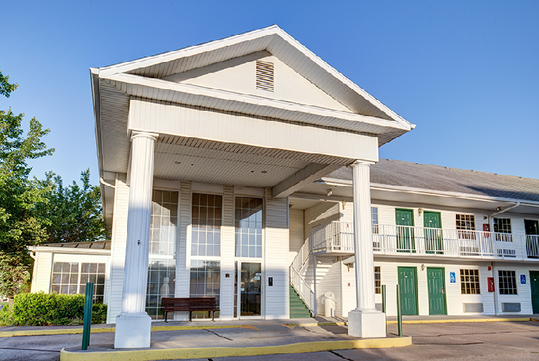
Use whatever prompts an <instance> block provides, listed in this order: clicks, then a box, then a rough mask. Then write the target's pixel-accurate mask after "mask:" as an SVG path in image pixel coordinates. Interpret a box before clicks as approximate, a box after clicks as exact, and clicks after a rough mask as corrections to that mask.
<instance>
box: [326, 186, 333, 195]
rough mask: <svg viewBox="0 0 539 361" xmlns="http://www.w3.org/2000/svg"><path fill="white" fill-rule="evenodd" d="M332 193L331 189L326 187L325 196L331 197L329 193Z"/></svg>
mask: <svg viewBox="0 0 539 361" xmlns="http://www.w3.org/2000/svg"><path fill="white" fill-rule="evenodd" d="M332 194H333V189H331V188H330V189H328V191H327V193H326V196H328V197H331V195H332Z"/></svg>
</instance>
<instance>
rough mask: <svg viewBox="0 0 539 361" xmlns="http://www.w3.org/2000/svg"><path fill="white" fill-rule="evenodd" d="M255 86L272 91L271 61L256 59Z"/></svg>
mask: <svg viewBox="0 0 539 361" xmlns="http://www.w3.org/2000/svg"><path fill="white" fill-rule="evenodd" d="M256 88H257V89H262V90H267V91H270V92H272V91H273V63H270V62H267V61H259V60H257V61H256Z"/></svg>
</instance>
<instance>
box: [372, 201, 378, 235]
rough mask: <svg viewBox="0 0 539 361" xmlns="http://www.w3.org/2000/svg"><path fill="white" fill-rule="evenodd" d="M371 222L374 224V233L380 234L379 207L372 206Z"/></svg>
mask: <svg viewBox="0 0 539 361" xmlns="http://www.w3.org/2000/svg"><path fill="white" fill-rule="evenodd" d="M371 224H372V233H373V234H378V233H379V229H378V207H371Z"/></svg>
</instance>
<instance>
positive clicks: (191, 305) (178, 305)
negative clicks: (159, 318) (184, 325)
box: [161, 297, 219, 322]
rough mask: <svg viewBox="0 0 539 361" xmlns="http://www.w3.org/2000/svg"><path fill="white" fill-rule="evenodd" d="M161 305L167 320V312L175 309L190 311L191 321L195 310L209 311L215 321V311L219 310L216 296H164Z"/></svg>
mask: <svg viewBox="0 0 539 361" xmlns="http://www.w3.org/2000/svg"><path fill="white" fill-rule="evenodd" d="M161 307H162V308H163V313H164V314H165V322H168V321H167V312H169V311H170V312H174V311H187V312H189V321H191V313H192V312H193V311H204V312H206V311H208V316H210V312H211V319H212V321H214V316H215V311H219V309H218V308H217V302H216V300H215V297H190V298H171V297H169V298H167V297H163V298H162V301H161Z"/></svg>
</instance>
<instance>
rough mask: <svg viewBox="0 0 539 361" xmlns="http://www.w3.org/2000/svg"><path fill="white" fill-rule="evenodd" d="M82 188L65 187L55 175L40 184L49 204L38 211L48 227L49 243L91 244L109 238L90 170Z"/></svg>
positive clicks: (42, 204)
mask: <svg viewBox="0 0 539 361" xmlns="http://www.w3.org/2000/svg"><path fill="white" fill-rule="evenodd" d="M80 180H81V183H82V184H81V186H79V185H78V184H77V183H76V182H75V181H73V183H72V184H71V185H70V186H67V187H64V185H63V182H62V178H61V177H60V176H57V175H55V174H54V173H52V172H49V173H47V175H46V179H45V180H44V181H37V182H38V188H40V189H41V190H43V194H44V197H45V198H46V199H47V202H46V203H41V204H40V205H39V207H38V209H37V210H38V214H39V215H40V217H41V218H42V219H47V220H48V221H49V222H47V223H46V224H45V230H46V231H47V242H49V243H56V242H90V241H101V240H105V239H107V237H108V232H107V230H106V229H105V221H104V219H103V209H102V206H101V192H100V190H99V187H98V186H92V185H90V170H89V169H87V170H86V171H83V172H81V176H80Z"/></svg>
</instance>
